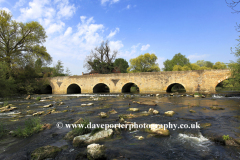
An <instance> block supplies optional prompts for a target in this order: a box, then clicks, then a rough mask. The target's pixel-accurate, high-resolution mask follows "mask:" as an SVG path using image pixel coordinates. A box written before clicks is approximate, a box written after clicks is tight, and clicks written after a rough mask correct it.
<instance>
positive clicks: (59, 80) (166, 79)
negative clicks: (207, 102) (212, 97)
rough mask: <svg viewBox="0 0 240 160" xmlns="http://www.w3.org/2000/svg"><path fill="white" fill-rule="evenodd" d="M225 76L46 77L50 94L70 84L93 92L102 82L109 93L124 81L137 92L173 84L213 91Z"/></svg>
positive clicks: (209, 72) (198, 73)
mask: <svg viewBox="0 0 240 160" xmlns="http://www.w3.org/2000/svg"><path fill="white" fill-rule="evenodd" d="M229 76H230V70H228V69H219V70H196V71H166V72H144V73H117V74H116V73H115V74H97V75H81V76H68V77H53V78H49V80H50V85H51V87H52V93H53V94H67V88H68V87H69V86H70V85H71V84H77V85H78V86H79V87H80V88H81V93H93V88H94V86H95V85H97V84H99V83H104V84H106V85H107V86H108V87H109V89H110V93H121V92H122V88H123V86H124V85H125V84H127V83H135V84H136V85H137V86H138V87H139V92H140V93H160V92H166V90H167V88H168V87H169V86H170V85H171V84H173V83H179V84H181V85H183V86H184V88H185V89H186V91H187V92H197V91H199V92H215V87H216V86H217V84H218V83H220V82H221V81H223V80H225V79H228V78H229Z"/></svg>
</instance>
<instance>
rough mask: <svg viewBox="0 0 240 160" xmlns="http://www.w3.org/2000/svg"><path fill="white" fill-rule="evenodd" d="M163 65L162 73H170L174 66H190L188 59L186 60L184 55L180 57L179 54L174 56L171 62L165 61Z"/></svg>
mask: <svg viewBox="0 0 240 160" xmlns="http://www.w3.org/2000/svg"><path fill="white" fill-rule="evenodd" d="M163 64H164V69H163V70H164V71H172V70H173V67H174V66H175V65H180V66H182V67H183V66H184V65H187V64H190V62H189V59H188V58H186V57H185V56H184V55H182V54H181V53H178V54H175V55H174V57H173V58H172V59H171V60H168V59H167V60H166V61H164V62H163Z"/></svg>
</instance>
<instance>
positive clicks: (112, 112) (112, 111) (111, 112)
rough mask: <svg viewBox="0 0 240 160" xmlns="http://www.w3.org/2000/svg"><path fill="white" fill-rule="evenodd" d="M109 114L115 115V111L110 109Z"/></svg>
mask: <svg viewBox="0 0 240 160" xmlns="http://www.w3.org/2000/svg"><path fill="white" fill-rule="evenodd" d="M109 113H110V114H116V113H117V111H115V110H114V109H112V110H111V111H109Z"/></svg>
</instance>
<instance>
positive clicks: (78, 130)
mask: <svg viewBox="0 0 240 160" xmlns="http://www.w3.org/2000/svg"><path fill="white" fill-rule="evenodd" d="M81 124H83V127H82V128H81V127H77V128H73V130H72V131H71V134H72V135H73V136H79V135H83V134H87V133H90V132H91V129H90V128H87V125H88V124H89V120H86V119H84V120H83V121H82V123H81Z"/></svg>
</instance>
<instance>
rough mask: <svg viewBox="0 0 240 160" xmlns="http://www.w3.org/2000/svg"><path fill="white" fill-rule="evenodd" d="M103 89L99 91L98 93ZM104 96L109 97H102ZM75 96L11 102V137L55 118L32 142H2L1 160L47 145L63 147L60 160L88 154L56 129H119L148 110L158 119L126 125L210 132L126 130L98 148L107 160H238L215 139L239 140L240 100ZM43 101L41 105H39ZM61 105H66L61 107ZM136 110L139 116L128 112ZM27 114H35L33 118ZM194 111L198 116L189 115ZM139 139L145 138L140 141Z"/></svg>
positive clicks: (140, 118) (8, 119)
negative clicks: (86, 125)
mask: <svg viewBox="0 0 240 160" xmlns="http://www.w3.org/2000/svg"><path fill="white" fill-rule="evenodd" d="M103 86H104V85H102V84H101V85H99V86H97V88H96V90H98V91H100V89H102V88H105V86H104V87H103ZM99 88H100V89H99ZM104 94H106V92H104ZM104 94H101V93H98V94H91V95H84V94H71V95H58V96H55V95H34V96H33V99H30V100H25V99H23V97H21V98H19V99H15V100H11V101H9V103H11V104H13V106H16V107H18V109H17V110H16V111H13V112H15V113H17V112H21V116H19V115H10V114H5V115H3V114H0V119H1V123H3V124H4V126H5V127H6V129H7V130H8V131H10V130H15V129H16V128H17V127H23V126H24V120H25V119H26V118H28V117H31V115H32V113H34V112H37V111H44V112H45V113H47V112H48V110H49V109H53V108H55V111H56V113H52V114H43V115H41V116H39V117H40V118H41V121H42V123H50V124H52V128H51V129H47V130H44V131H42V132H39V133H37V134H34V135H33V136H31V137H28V138H25V139H22V138H16V137H12V136H7V137H6V138H5V139H2V140H0V159H30V155H31V152H32V151H33V150H35V149H36V148H39V147H42V146H45V145H54V146H58V147H63V146H65V147H64V149H63V150H62V151H61V152H60V153H59V154H58V155H57V157H56V159H75V157H76V156H77V154H78V153H80V152H84V151H85V150H86V145H84V146H82V147H74V146H72V142H71V141H67V140H64V139H63V137H64V136H65V135H66V133H68V132H69V131H70V130H71V129H67V128H62V129H58V128H56V123H57V122H62V123H63V124H66V123H74V122H75V121H77V120H78V119H79V118H86V119H89V120H90V121H91V123H92V124H100V123H104V124H109V123H110V124H117V123H119V117H118V116H119V115H120V114H121V115H123V114H133V115H141V112H143V111H148V110H149V108H154V109H155V110H158V111H159V112H160V114H157V115H153V114H150V115H145V116H143V115H142V116H136V117H135V118H130V117H128V118H126V120H127V121H130V122H136V123H137V124H143V123H147V124H152V123H156V124H168V125H171V124H177V126H180V125H181V124H187V125H189V126H191V124H196V123H198V124H206V123H210V124H211V125H210V126H209V127H205V128H200V129H199V128H197V129H189V128H183V129H179V128H176V129H174V128H173V129H169V131H170V135H171V136H169V137H156V136H152V135H151V134H149V133H147V132H145V131H144V130H142V129H137V130H134V131H133V130H132V131H128V130H122V132H121V134H120V135H114V136H113V137H112V138H110V139H106V140H102V141H99V142H96V143H99V144H104V145H105V146H106V148H107V150H106V153H107V157H108V159H131V160H135V159H136V160H137V159H238V158H240V155H239V152H240V148H239V147H229V146H222V145H218V144H216V143H214V142H213V141H212V139H211V138H212V137H214V136H222V135H229V136H230V137H232V138H238V137H240V126H239V124H240V123H239V122H240V118H239V117H240V109H239V107H240V106H239V104H240V103H239V102H240V96H239V95H238V96H235V98H233V97H225V95H224V94H223V95H221V94H215V95H211V96H207V97H206V98H194V97H192V96H189V95H187V96H181V95H178V94H174V95H173V96H170V95H169V94H162V95H160V96H159V97H156V96H150V95H148V94H144V95H141V94H126V95H117V94H115V95H114V94H106V95H105V96H104ZM38 96H41V97H42V100H43V101H36V99H34V98H36V97H38ZM133 101H136V102H149V103H150V102H151V103H156V104H157V105H156V106H149V105H143V104H139V103H133ZM60 102H63V103H62V104H60ZM50 103H51V104H53V107H49V108H43V106H44V105H47V104H50ZM86 103H94V105H93V106H85V107H81V104H86ZM214 106H215V107H222V108H224V110H212V109H211V108H212V107H214ZM129 107H131V108H138V109H139V111H138V112H131V111H128V108H129ZM112 109H115V110H116V111H117V112H118V113H117V114H110V115H109V117H108V118H106V119H100V118H99V116H98V114H99V113H100V112H108V111H110V110H112ZM29 110H31V111H32V112H31V113H30V112H29ZM170 110H172V111H174V112H175V113H176V114H174V115H173V117H168V116H165V115H164V112H166V111H170ZM190 110H193V111H195V112H190ZM136 136H143V137H144V139H143V140H138V139H137V138H136Z"/></svg>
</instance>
